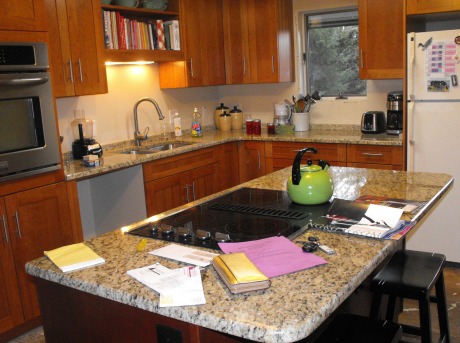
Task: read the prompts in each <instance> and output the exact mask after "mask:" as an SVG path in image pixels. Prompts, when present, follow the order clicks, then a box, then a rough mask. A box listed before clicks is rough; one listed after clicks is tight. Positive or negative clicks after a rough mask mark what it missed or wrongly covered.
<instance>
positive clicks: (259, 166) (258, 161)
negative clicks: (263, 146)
mask: <svg viewBox="0 0 460 343" xmlns="http://www.w3.org/2000/svg"><path fill="white" fill-rule="evenodd" d="M257 163H258V168H259V171H260V168H261V165H260V151H259V150H257Z"/></svg>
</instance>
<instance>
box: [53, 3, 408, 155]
mask: <svg viewBox="0 0 460 343" xmlns="http://www.w3.org/2000/svg"><path fill="white" fill-rule="evenodd" d="M293 5H294V19H295V28H296V30H297V28H298V22H299V21H300V19H299V18H301V14H302V13H303V12H305V11H308V12H318V11H322V10H323V9H331V8H339V9H344V8H350V7H355V8H356V6H357V0H322V1H310V0H293ZM295 36H296V38H295V40H296V42H297V44H301V39H300V35H299V30H297V31H296V35H295ZM297 44H296V45H297ZM299 51H300V50H299V49H298V48H297V46H296V48H295V56H296V62H297V61H298V60H299V54H300V53H299ZM296 64H298V63H296ZM296 75H299V71H298V67H297V70H296ZM107 78H108V87H109V93H108V94H102V95H89V96H80V97H72V98H61V99H57V110H58V118H59V129H60V133H61V135H62V136H64V142H63V145H62V149H63V151H69V150H70V149H71V148H70V147H71V144H72V141H73V135H72V131H71V127H70V123H71V121H72V120H73V111H74V110H75V109H84V110H85V112H86V116H87V117H88V118H91V119H95V120H96V123H97V130H96V139H97V140H98V142H99V143H101V144H109V143H113V142H117V141H124V140H128V139H132V138H133V132H134V120H133V106H134V104H135V102H136V101H137V100H139V99H140V98H142V97H152V98H153V99H155V100H156V101H157V102H158V103H159V105H160V108H161V109H162V111H163V114H165V115H166V117H168V116H167V115H168V110H169V109H173V108H177V109H178V110H179V112H180V113H181V116H182V118H183V127H184V128H187V127H188V126H189V125H190V123H191V113H192V111H193V108H194V107H198V108H199V109H200V110H201V108H202V106H206V107H207V110H208V116H207V117H206V118H205V119H204V120H205V124H212V123H213V112H214V108H215V107H217V106H218V105H219V103H221V102H224V103H225V104H226V105H227V106H229V107H232V106H233V105H236V104H238V103H240V104H242V107H243V111H244V112H245V113H250V114H252V115H253V117H258V118H260V119H262V122H263V123H267V122H271V121H272V120H273V103H274V102H279V101H281V102H282V101H283V100H284V99H285V98H287V99H291V98H292V95H293V94H299V93H302V92H303V91H302V87H301V82H299V81H296V82H288V83H281V84H258V85H230V86H219V87H199V88H189V89H170V90H161V89H160V88H159V81H158V65H157V64H153V65H149V66H108V67H107ZM297 80H299V78H297ZM401 89H402V81H401V80H378V81H368V95H367V96H366V97H362V98H359V99H357V98H350V100H346V101H344V100H335V99H334V100H327V99H326V98H325V99H323V100H321V101H320V102H318V103H317V104H316V105H314V106H312V110H311V116H310V123H311V124H353V125H359V123H360V120H361V115H362V113H363V112H365V111H368V110H374V111H378V110H381V111H385V110H386V108H385V106H386V95H387V93H388V92H390V91H393V90H401ZM167 122H168V120H167V119H166V120H165V121H163V122H160V121H159V120H158V116H157V114H156V112H155V109H154V107H153V106H152V104H150V103H143V104H141V105H140V106H139V128H140V130H141V131H143V130H144V128H145V127H147V126H149V127H150V133H149V135H152V134H161V133H163V124H166V123H167Z"/></svg>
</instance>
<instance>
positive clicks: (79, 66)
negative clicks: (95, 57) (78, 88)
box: [78, 58, 83, 82]
mask: <svg viewBox="0 0 460 343" xmlns="http://www.w3.org/2000/svg"><path fill="white" fill-rule="evenodd" d="M81 69H82V68H81V59H80V58H79V59H78V70H79V71H80V82H83V73H82V72H81Z"/></svg>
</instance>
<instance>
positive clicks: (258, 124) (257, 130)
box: [252, 119, 262, 136]
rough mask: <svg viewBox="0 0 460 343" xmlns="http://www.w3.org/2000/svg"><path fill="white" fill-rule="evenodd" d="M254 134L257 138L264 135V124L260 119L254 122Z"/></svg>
mask: <svg viewBox="0 0 460 343" xmlns="http://www.w3.org/2000/svg"><path fill="white" fill-rule="evenodd" d="M252 133H253V134H254V135H256V136H260V134H261V133H262V122H261V121H260V119H254V121H253V122H252Z"/></svg>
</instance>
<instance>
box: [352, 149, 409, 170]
mask: <svg viewBox="0 0 460 343" xmlns="http://www.w3.org/2000/svg"><path fill="white" fill-rule="evenodd" d="M402 162H403V150H402V147H400V146H382V145H348V147H347V163H348V165H349V166H350V164H351V163H373V164H390V165H402Z"/></svg>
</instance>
